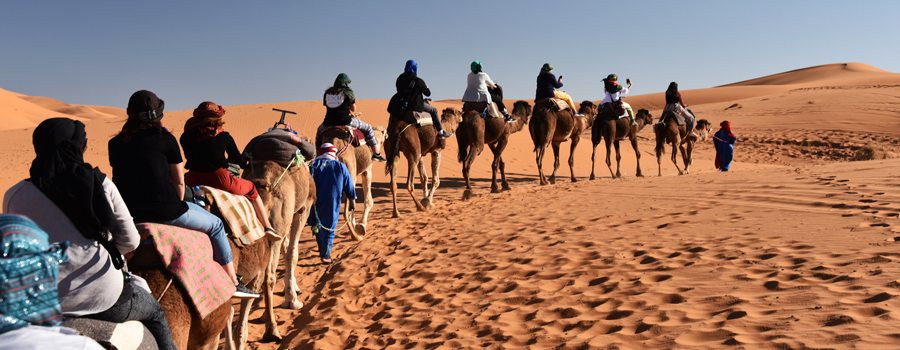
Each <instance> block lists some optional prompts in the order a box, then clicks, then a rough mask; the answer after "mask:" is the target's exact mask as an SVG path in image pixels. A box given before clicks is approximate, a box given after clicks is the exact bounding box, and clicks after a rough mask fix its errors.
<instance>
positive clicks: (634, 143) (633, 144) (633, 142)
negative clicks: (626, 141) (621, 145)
mask: <svg viewBox="0 0 900 350" xmlns="http://www.w3.org/2000/svg"><path fill="white" fill-rule="evenodd" d="M631 147H632V148H634V157H635V159H636V160H637V174H635V176H637V177H644V173H643V172H641V151H640V150H638V142H637V136H634V135H632V137H631Z"/></svg>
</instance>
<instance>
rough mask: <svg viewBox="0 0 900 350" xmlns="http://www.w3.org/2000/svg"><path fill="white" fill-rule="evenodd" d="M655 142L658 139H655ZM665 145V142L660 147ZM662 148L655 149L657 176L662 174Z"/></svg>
mask: <svg viewBox="0 0 900 350" xmlns="http://www.w3.org/2000/svg"><path fill="white" fill-rule="evenodd" d="M656 137H659V136H656ZM657 144H659V141H657ZM665 146H666V145H665V144H663V145H662V147H665ZM662 150H663V149H662V148H657V149H656V167H657V169H659V174H658V175H657V176H662Z"/></svg>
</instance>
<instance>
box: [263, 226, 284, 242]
mask: <svg viewBox="0 0 900 350" xmlns="http://www.w3.org/2000/svg"><path fill="white" fill-rule="evenodd" d="M266 239H268V240H269V241H270V242H278V241H279V240H281V235H279V234H277V233H275V230H273V229H272V228H271V227H267V228H266Z"/></svg>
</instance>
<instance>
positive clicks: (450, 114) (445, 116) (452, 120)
mask: <svg viewBox="0 0 900 350" xmlns="http://www.w3.org/2000/svg"><path fill="white" fill-rule="evenodd" d="M461 122H462V111H460V110H458V109H456V108H453V107H447V108H444V110H443V111H441V125H442V126H443V127H444V130H445V131H447V132H456V128H457V127H459V123H461Z"/></svg>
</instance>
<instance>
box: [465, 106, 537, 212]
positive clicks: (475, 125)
mask: <svg viewBox="0 0 900 350" xmlns="http://www.w3.org/2000/svg"><path fill="white" fill-rule="evenodd" d="M483 104H484V103H483ZM485 105H486V104H485ZM470 108H472V109H471V110H467V111H464V112H463V115H462V121H461V122H460V123H459V127H458V128H457V129H456V130H457V131H456V142H457V144H458V145H459V153H458V157H457V158H458V160H459V162H460V163H462V165H463V169H462V172H463V178H465V180H466V190H465V191H464V192H463V200H468V199H469V198H471V197H472V183H471V181H470V179H469V171H470V170H471V169H472V163H473V162H475V157H477V156H478V155H479V154H481V151H483V150H484V145H485V144H487V145H488V147H490V148H491V152H493V153H494V161H493V163H491V174H492V176H491V193H499V192H500V191H508V190H509V189H510V188H509V183H508V182H506V170H505V165H504V163H503V157H502V154H503V150H504V149H505V148H506V144H507V143H509V136H510V135H512V134H514V133H516V132H519V131H520V130H522V128H523V127H524V126H525V124H527V123H528V119H529V118H530V117H531V105H529V104H528V102H525V101H516V103H515V104H514V105H513V110H512V113H511V114H512V115H513V116H514V117H515V118H516V121H515V122H513V123H507V122H506V120H504V119H503V118H481V117H480V116H479V113H480V111H481V110H483V107H482V108H475V107H470ZM498 171H499V172H500V179H501V182H500V184H501V185H500V186H498V185H497V172H498ZM501 186H502V187H501Z"/></svg>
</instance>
